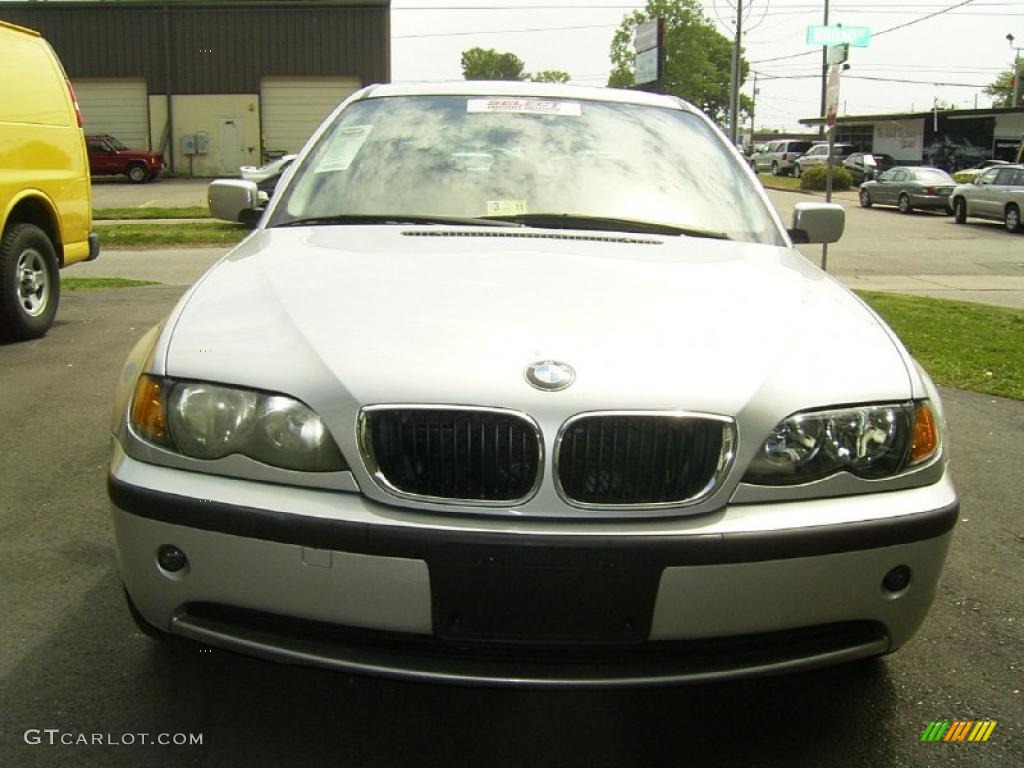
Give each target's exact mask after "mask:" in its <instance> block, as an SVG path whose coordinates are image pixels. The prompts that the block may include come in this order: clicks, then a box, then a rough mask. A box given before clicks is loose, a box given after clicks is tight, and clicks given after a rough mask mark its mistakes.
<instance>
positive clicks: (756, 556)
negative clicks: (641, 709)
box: [109, 454, 958, 686]
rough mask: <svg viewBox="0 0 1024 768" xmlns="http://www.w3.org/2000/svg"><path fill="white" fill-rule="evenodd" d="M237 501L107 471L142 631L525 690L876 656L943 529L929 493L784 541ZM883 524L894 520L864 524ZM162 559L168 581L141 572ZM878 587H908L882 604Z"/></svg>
mask: <svg viewBox="0 0 1024 768" xmlns="http://www.w3.org/2000/svg"><path fill="white" fill-rule="evenodd" d="M253 486H257V487H258V486H259V484H255V483H249V482H246V481H240V480H233V479H225V478H214V477H210V476H201V475H196V474H194V473H188V472H181V471H177V470H171V469H167V468H163V467H155V466H152V465H147V464H142V463H140V462H137V461H135V460H133V459H130V458H128V457H126V456H124V455H123V454H120V455H119V456H116V457H115V462H114V464H113V466H112V470H111V477H110V481H109V490H110V496H111V500H112V502H113V516H114V529H115V534H116V537H117V544H118V547H117V548H118V563H119V568H120V572H121V577H122V579H123V581H124V584H125V586H126V588H127V591H128V593H129V595H130V597H131V599H132V600H133V602H134V603H135V604H136V606H137V607H138V609H139V612H140V613H141V614H142V615H143V617H144V618H145V619H146V620H147V621H149V622H150V623H151V624H153V625H154V626H155V627H157V628H159V629H161V630H163V631H166V632H170V633H172V634H177V635H182V636H185V637H190V638H192V639H194V640H197V641H200V642H203V643H206V644H209V645H216V646H220V647H224V648H229V649H234V650H239V651H243V652H247V653H251V654H254V655H257V656H262V657H265V658H272V659H276V660H284V661H292V662H296V663H303V664H312V665H317V666H324V667H329V668H334V669H341V670H348V671H355V672H369V673H375V674H383V675H389V676H396V677H409V678H414V679H423V680H435V681H446V682H462V683H486V684H519V685H533V686H563V685H584V686H611V685H631V684H659V683H678V682H692V681H698V680H707V679H728V678H736V677H745V676H749V675H756V674H764V673H768V672H779V671H788V670H794V669H804V668H810V667H816V666H822V665H825V664H830V663H836V662H838V661H844V660H851V659H855V658H861V657H865V656H871V655H876V654H879V653H885V652H888V651H891V650H894V649H895V648H897V647H898V646H900V645H901V644H902V643H904V642H905V641H906V640H907V639H908V638H909V637H910V636H911V635H912V634H913V633H914V631H916V629H917V627H918V626H919V625H920V623H921V622H922V621H923V620H924V617H925V614H926V613H927V611H928V608H929V606H930V604H931V602H932V599H933V596H934V591H935V587H936V583H937V580H938V576H939V572H940V570H941V568H942V564H943V561H944V559H945V555H946V550H947V548H948V545H949V541H950V537H951V529H952V527H953V525H954V524H955V522H956V518H957V514H958V504H957V501H956V496H955V493H954V492H953V489H952V486H951V484H950V483H949V482H948V479H944V480H943V481H942V482H940V483H936V484H935V485H933V486H929V487H927V488H920V489H914V490H910V491H897V492H893V493H891V494H874V495H872V496H871V497H860V498H853V499H852V502H853V504H851V503H850V502H851V499H849V498H847V499H842V500H835V499H833V500H830V501H831V502H832V503H833V504H834V503H836V502H840V503H842V504H846V505H848V506H850V509H849V510H847V511H846V512H845V513H844V514H847V515H848V516H849V517H850V520H849V521H848V522H845V523H838V524H833V525H828V526H821V525H813V524H811V525H796V524H794V521H796V520H797V519H799V517H800V516H802V515H804V513H805V512H811V513H812V515H813V512H814V510H813V509H812V508H807V506H806V505H808V504H811V505H813V504H815V503H816V502H800V503H783V504H772V505H742V508H740V507H739V506H738V505H737V506H733V507H730V508H729V510H727V511H725V512H723V513H722V514H716V515H712V516H708V519H705V520H698V521H695V520H693V519H689V520H686V521H684V522H678V521H664V520H660V521H657V522H651V523H635V522H634V523H629V524H623V525H617V526H616V525H610V524H608V523H603V524H600V525H599V524H589V523H582V524H581V523H578V522H577V523H575V524H573V525H568V524H553V525H552V524H547V523H545V524H541V523H538V522H531V521H501V520H485V521H482V520H473V519H465V518H462V519H458V518H448V519H443V520H442V519H440V518H438V517H436V516H430V515H423V514H422V513H407V512H406V511H404V510H395V509H391V508H388V507H383V506H381V505H378V504H375V503H373V502H370V501H368V500H366V499H365V498H364V497H361V496H358V495H356V494H344V493H333V492H326V491H310V490H306V489H296V488H289V489H282V488H280V487H270V488H267V489H266V493H265V495H264V496H263V497H262V502H261V503H260V504H259V505H258V506H253V505H251V502H252V501H253V499H254V498H256V497H255V496H254V495H253V494H254V491H255V492H256V493H258V490H255V489H254V488H253ZM196 491H198V493H196ZM880 496H886V497H898V498H887V499H885V500H884V502H880V501H879V497H880ZM286 500H287V501H289V503H288V504H285V503H283V502H284V501H286ZM893 503H896V504H898V505H901V506H903V507H904V512H905V514H900V515H893V516H888V517H882V518H881V519H879V518H877V517H874V516H865V513H867V512H869V511H870V510H871V509H872V508H878V507H883V508H884V507H886V506H887V505H889V504H893ZM801 506H804V509H803V510H801V509H800V507H801ZM858 506H859V507H860V511H858V510H857V509H856V508H855V507H858ZM858 515H861V517H860V518H859V519H858ZM769 516H771V517H772V519H771V520H769V519H768V517H769ZM674 526H675V527H674ZM165 544H172V545H174V546H177V547H179V548H180V549H181V550H183V551H184V552H185V553H186V555H187V557H188V560H189V565H188V566H187V568H185V569H184V570H182V571H180V572H178V573H169V572H167V571H164V570H163V569H162V568H160V566H159V565H158V564H157V562H156V553H157V551H158V549H159V548H160V547H161V546H163V545H165ZM898 565H906V566H908V567H909V568H910V569H911V571H912V573H913V579H912V582H911V584H910V586H909V587H908V588H906V589H905V590H902V591H899V592H896V593H892V592H887V591H886V590H885V589H884V588H883V587H882V579H883V578H884V576H885V574H886V573H887V572H889V571H890V570H891V569H892V568H894V567H896V566H898ZM520 630H521V631H520Z"/></svg>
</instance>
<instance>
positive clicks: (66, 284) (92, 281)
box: [60, 277, 160, 291]
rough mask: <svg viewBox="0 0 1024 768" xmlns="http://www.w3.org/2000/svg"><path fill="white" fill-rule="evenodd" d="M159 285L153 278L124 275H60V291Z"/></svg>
mask: <svg viewBox="0 0 1024 768" xmlns="http://www.w3.org/2000/svg"><path fill="white" fill-rule="evenodd" d="M141 285H160V283H158V282H156V281H155V280H128V279H127V278H124V277H61V279H60V289H61V290H62V291H102V290H104V289H106V288H138V287H139V286H141Z"/></svg>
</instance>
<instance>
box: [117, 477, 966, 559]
mask: <svg viewBox="0 0 1024 768" xmlns="http://www.w3.org/2000/svg"><path fill="white" fill-rule="evenodd" d="M107 491H108V493H109V495H110V500H111V501H112V502H113V503H114V505H115V506H117V507H118V508H119V509H121V510H123V511H125V512H127V513H129V514H132V515H136V516H139V517H144V518H147V519H150V520H159V521H161V522H165V523H170V524H172V525H181V526H187V527H190V528H198V529H200V530H206V531H213V532H217V533H225V534H230V535H232V536H242V537H246V538H253V539H261V540H264V541H276V542H281V543H284V544H298V545H301V546H304V547H311V548H316V549H331V550H336V551H343V552H352V553H357V554H367V555H380V556H385V557H405V558H413V559H420V560H427V561H432V560H437V559H438V558H439V557H440V558H442V559H445V558H443V556H444V555H445V554H446V550H449V549H450V548H451V547H471V548H474V549H476V550H477V551H476V556H480V557H482V556H485V555H486V556H488V557H490V556H498V557H502V558H506V559H507V560H509V561H510V562H514V563H529V564H531V565H537V566H543V565H551V566H574V567H601V568H607V567H629V566H634V567H635V566H643V567H662V568H665V567H672V566H686V565H717V564H725V563H745V562H758V561H764V560H785V559H790V558H796V557H816V556H821V555H830V554H837V553H840V552H853V551H857V550H864V549H876V548H879V547H891V546H897V545H900V544H909V543H912V542H915V541H923V540H926V539H931V538H935V537H936V536H941V535H943V534H945V533H947V532H948V531H950V530H951V529H952V528H953V526H954V525H955V524H956V521H957V518H958V516H959V511H960V504H959V502H956V501H955V502H953V503H952V504H950V505H949V506H946V507H943V508H941V509H936V510H932V511H928V512H916V513H912V514H908V515H902V516H900V517H896V518H885V519H876V520H865V521H859V522H854V523H842V524H838V525H823V526H814V527H807V528H792V529H784V530H774V531H757V532H740V533H725V534H686V535H679V536H665V535H651V536H643V535H628V536H627V535H607V536H604V535H593V536H592V535H587V536H576V535H568V534H564V533H559V534H551V535H548V534H543V533H537V534H523V533H516V534H506V533H489V532H479V531H451V530H437V529H429V528H412V527H403V526H387V525H368V524H365V523H353V522H348V521H340V520H329V519H324V518H319V517H310V516H306V515H296V514H292V513H288V512H278V511H275V510H268V509H257V508H253V507H241V506H235V505H231V504H222V503H220V502H216V501H202V500H200V499H195V498H190V497H186V496H177V495H172V494H167V493H161V492H158V491H152V490H150V489H148V488H141V487H138V486H134V485H130V484H128V483H124V482H122V481H120V480H118V479H116V478H115V477H113V476H110V477H109V478H108V481H107Z"/></svg>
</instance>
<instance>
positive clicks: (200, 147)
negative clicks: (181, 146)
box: [196, 131, 210, 155]
mask: <svg viewBox="0 0 1024 768" xmlns="http://www.w3.org/2000/svg"><path fill="white" fill-rule="evenodd" d="M209 146H210V134H208V133H207V132H206V131H196V154H197V155H205V154H206V153H207V152H209Z"/></svg>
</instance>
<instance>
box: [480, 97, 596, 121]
mask: <svg viewBox="0 0 1024 768" xmlns="http://www.w3.org/2000/svg"><path fill="white" fill-rule="evenodd" d="M466 111H467V112H470V113H480V112H508V113H511V114H519V115H560V116H563V117H579V116H580V105H579V103H578V102H573V101H551V100H545V99H469V100H467V101H466Z"/></svg>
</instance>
